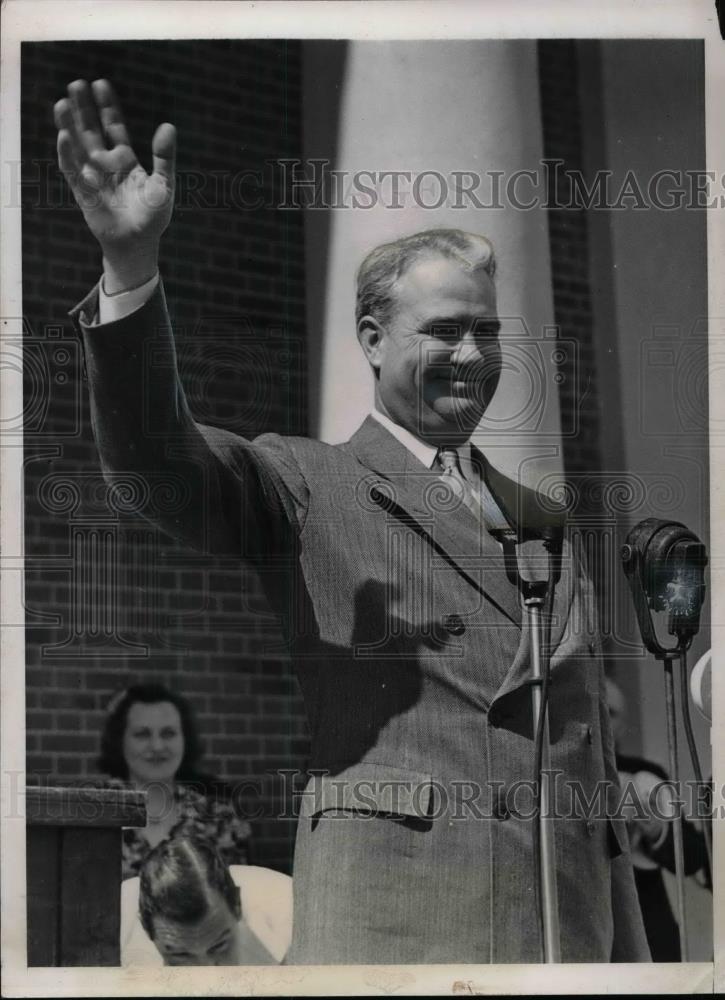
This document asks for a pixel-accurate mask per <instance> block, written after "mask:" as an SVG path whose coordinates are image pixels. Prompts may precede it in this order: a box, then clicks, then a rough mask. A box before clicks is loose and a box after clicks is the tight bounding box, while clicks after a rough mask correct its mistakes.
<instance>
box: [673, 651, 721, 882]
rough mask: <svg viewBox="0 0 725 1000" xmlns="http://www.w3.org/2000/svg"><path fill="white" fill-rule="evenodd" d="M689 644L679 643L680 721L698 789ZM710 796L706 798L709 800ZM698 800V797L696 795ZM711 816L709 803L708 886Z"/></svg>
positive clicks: (706, 835)
mask: <svg viewBox="0 0 725 1000" xmlns="http://www.w3.org/2000/svg"><path fill="white" fill-rule="evenodd" d="M688 646H689V642H682V641H681V642H680V702H681V708H682V721H683V722H684V724H685V734H686V736H687V746H688V748H689V751H690V760H691V761H692V768H693V770H694V772H695V780H696V782H697V786H698V788H702V787H704V784H705V783H704V781H703V780H702V767H701V765H700V757H699V755H698V752H697V744H696V743H695V734H694V732H693V730H692V717H691V716H690V701H689V692H688V690H687V649H688ZM709 797H710V796H708V798H709ZM698 800H699V795H698ZM711 816H712V804H711V803H709V809H708V815H707V816H706V817H705V819H704V821H703V824H702V833H703V836H704V838H705V850H706V852H707V865H708V868H709V876H710V884H711V885H714V883H713V873H712V836H711V830H710V819H711Z"/></svg>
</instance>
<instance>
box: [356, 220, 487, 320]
mask: <svg viewBox="0 0 725 1000" xmlns="http://www.w3.org/2000/svg"><path fill="white" fill-rule="evenodd" d="M436 255H439V256H442V257H446V258H447V259H448V260H453V261H456V262H457V263H459V264H461V265H462V266H463V267H468V268H471V269H472V268H475V267H481V268H483V270H484V271H485V272H486V274H488V275H489V277H491V278H493V276H494V274H495V271H496V259H495V257H494V252H493V244H492V243H491V242H490V241H489V240H487V239H486V237H485V236H478V235H477V234H476V233H467V232H464V231H463V230H462V229H425V230H424V231H423V232H421V233H413V235H412V236H404V237H403V238H402V239H399V240H395V241H394V242H393V243H383V244H382V246H379V247H376V248H375V249H374V250H372V251H371V252H370V253H369V254H368V255H367V257H366V258H365V259H364V260H363V262H362V264H361V265H360V267H359V268H358V272H357V301H356V304H355V322H356V324H357V323H359V322H360V320H361V319H362V318H363V316H374V317H375V319H377V320H378V321H379V322H381V323H384V322H387V321H388V320H390V318H391V316H392V314H393V311H394V308H395V294H394V286H395V283H396V281H398V279H399V278H401V277H402V276H403V274H405V272H406V271H407V270H408V268H409V267H411V266H412V265H413V264H415V263H416V262H417V261H419V260H420V259H421V258H423V257H427V256H428V257H429V256H436Z"/></svg>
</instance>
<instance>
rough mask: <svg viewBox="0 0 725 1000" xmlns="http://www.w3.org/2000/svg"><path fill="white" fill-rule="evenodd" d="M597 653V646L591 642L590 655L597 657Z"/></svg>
mask: <svg viewBox="0 0 725 1000" xmlns="http://www.w3.org/2000/svg"><path fill="white" fill-rule="evenodd" d="M596 652H597V647H596V645H595V644H594V643H593V642H590V643H589V655H590V656H595V655H596Z"/></svg>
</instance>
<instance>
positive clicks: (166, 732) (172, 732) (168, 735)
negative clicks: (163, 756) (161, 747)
mask: <svg viewBox="0 0 725 1000" xmlns="http://www.w3.org/2000/svg"><path fill="white" fill-rule="evenodd" d="M161 735H162V736H163V738H164V739H165V740H172V739H173V738H174V737H175V736H178V735H179V732H178V730H177V729H171V728H167V729H162V731H161Z"/></svg>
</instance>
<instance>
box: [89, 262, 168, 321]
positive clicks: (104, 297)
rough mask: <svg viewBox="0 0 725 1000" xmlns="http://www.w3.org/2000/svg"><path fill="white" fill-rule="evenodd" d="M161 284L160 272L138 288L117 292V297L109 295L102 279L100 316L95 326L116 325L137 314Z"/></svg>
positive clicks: (99, 300)
mask: <svg viewBox="0 0 725 1000" xmlns="http://www.w3.org/2000/svg"><path fill="white" fill-rule="evenodd" d="M158 283H159V272H158V271H157V272H156V274H155V275H154V276H153V277H152V278H149V280H148V281H145V282H144V283H143V285H138V286H137V287H136V288H129V289H128V291H125V292H117V293H116V294H115V295H108V294H107V292H106V290H105V288H104V287H103V278H102V277H101V281H100V284H99V286H98V315H97V317H96V322H95V323H94V324H93V325H101V326H102V325H104V324H105V323H116V322H117V321H118V320H120V319H125V318H126V316H130V315H131V313H132V312H136V310H137V309H140V308H141V306H143V305H145V304H146V302H148V300H149V299H150V298H151V296H152V295H153V293H154V291H155V290H156V286H157V285H158Z"/></svg>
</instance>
